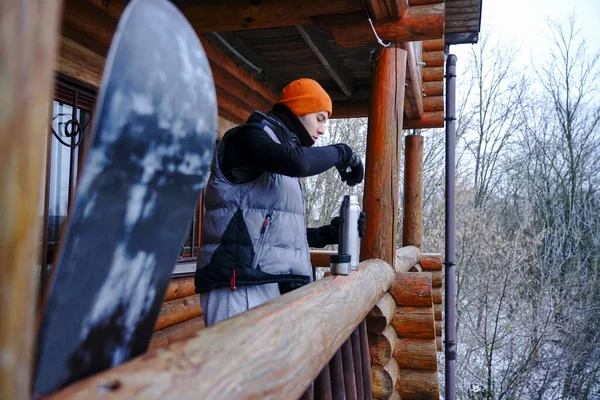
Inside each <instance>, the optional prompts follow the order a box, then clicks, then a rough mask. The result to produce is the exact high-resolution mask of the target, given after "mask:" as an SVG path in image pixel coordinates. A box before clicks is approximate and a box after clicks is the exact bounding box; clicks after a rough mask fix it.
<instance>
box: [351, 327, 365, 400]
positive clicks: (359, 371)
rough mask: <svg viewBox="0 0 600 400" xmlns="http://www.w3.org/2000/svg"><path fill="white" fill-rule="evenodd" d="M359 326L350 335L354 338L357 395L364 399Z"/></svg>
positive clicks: (353, 359)
mask: <svg viewBox="0 0 600 400" xmlns="http://www.w3.org/2000/svg"><path fill="white" fill-rule="evenodd" d="M358 329H359V328H358V327H356V329H355V330H354V332H352V335H350V339H349V340H352V362H353V364H354V379H355V382H356V397H357V398H358V399H359V400H362V399H364V398H365V397H364V391H365V390H364V387H363V372H362V354H361V348H360V347H361V346H360V333H359V332H358Z"/></svg>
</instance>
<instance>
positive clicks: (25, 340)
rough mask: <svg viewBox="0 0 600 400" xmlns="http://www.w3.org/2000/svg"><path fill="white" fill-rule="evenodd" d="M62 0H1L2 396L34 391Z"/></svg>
mask: <svg viewBox="0 0 600 400" xmlns="http://www.w3.org/2000/svg"><path fill="white" fill-rule="evenodd" d="M60 5H61V2H60V1H59V0H48V1H34V0H3V1H2V2H0V26H1V27H2V34H1V35H0V60H2V61H1V62H0V98H1V99H0V104H2V106H0V210H2V213H1V214H0V254H1V259H2V261H1V264H2V265H1V266H0V360H2V361H1V362H0V398H1V399H28V398H30V397H31V396H30V379H31V361H32V348H33V347H32V344H33V337H34V332H33V331H34V311H35V309H36V299H37V295H38V293H37V289H36V288H37V282H36V279H37V275H38V274H37V271H36V264H37V263H38V254H39V241H40V226H41V222H42V221H41V215H40V190H41V187H42V179H41V178H42V171H43V161H44V158H45V157H44V154H45V145H46V142H47V140H46V139H47V138H46V135H47V133H48V129H47V123H48V116H47V113H48V102H49V101H50V99H51V94H52V91H51V90H52V83H53V74H52V70H53V66H54V59H55V54H56V50H57V29H58V17H59V15H60V12H61V7H60ZM42 268H43V267H42Z"/></svg>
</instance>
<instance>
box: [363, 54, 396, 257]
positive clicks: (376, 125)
mask: <svg viewBox="0 0 600 400" xmlns="http://www.w3.org/2000/svg"><path fill="white" fill-rule="evenodd" d="M375 59H376V60H377V61H376V62H375V68H374V70H373V72H372V83H371V90H372V92H371V96H370V99H371V101H370V102H369V125H368V132H367V162H366V168H365V186H364V187H365V189H364V197H363V208H364V210H365V212H366V213H367V215H369V218H367V225H366V232H365V236H364V238H363V239H362V241H361V258H362V259H369V258H380V259H382V260H384V261H386V262H388V263H389V264H391V265H394V262H395V261H396V230H397V226H398V224H397V222H398V182H399V180H400V179H399V173H400V158H401V156H402V154H401V148H402V142H401V140H400V139H399V138H400V137H402V116H403V113H402V111H401V110H402V108H403V107H404V81H405V76H406V51H405V50H402V49H395V48H384V49H380V50H378V51H377V53H376V54H375ZM381 221H386V222H385V223H381Z"/></svg>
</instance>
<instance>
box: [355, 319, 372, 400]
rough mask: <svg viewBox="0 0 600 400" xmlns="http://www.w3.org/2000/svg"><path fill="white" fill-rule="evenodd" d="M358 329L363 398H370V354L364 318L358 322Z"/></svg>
mask: <svg viewBox="0 0 600 400" xmlns="http://www.w3.org/2000/svg"><path fill="white" fill-rule="evenodd" d="M358 329H359V333H360V350H361V358H362V368H363V390H364V393H365V399H370V398H372V397H373V383H372V382H371V355H370V353H369V340H368V337H367V320H366V319H364V320H363V321H362V322H361V323H360V325H359V326H358Z"/></svg>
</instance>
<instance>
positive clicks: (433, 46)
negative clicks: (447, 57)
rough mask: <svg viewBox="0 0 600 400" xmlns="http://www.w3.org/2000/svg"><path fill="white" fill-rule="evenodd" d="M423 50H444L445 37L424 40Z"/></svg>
mask: <svg viewBox="0 0 600 400" xmlns="http://www.w3.org/2000/svg"><path fill="white" fill-rule="evenodd" d="M423 51H424V52H428V51H444V38H440V39H433V40H424V41H423Z"/></svg>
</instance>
